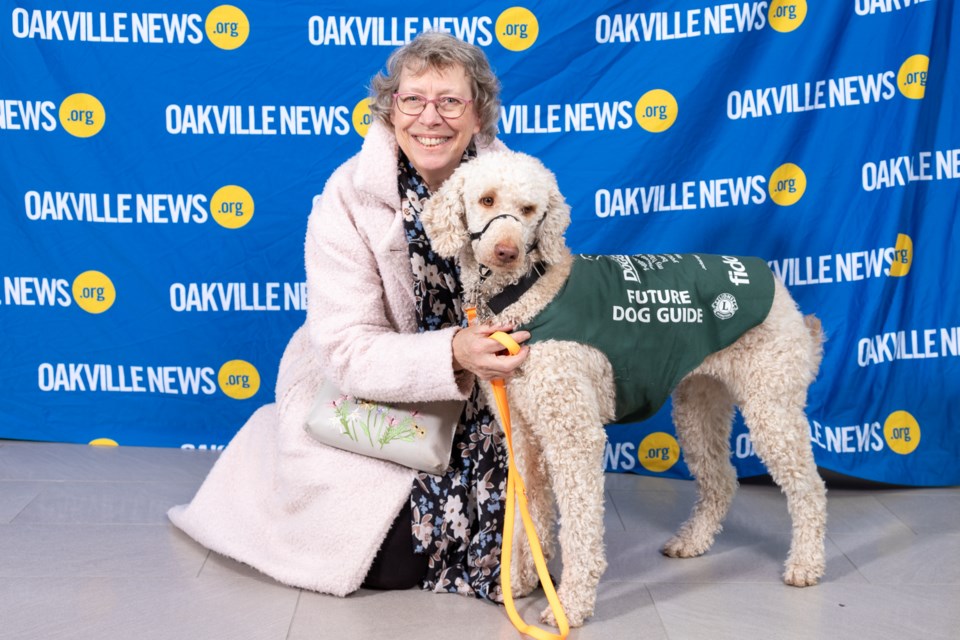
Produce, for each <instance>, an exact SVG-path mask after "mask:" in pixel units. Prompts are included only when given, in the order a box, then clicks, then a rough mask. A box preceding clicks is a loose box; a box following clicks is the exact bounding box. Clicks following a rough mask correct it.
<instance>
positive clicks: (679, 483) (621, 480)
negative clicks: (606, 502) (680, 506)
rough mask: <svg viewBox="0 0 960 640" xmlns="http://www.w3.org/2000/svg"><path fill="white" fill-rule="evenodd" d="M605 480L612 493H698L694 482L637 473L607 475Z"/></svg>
mask: <svg viewBox="0 0 960 640" xmlns="http://www.w3.org/2000/svg"><path fill="white" fill-rule="evenodd" d="M604 478H605V481H606V487H607V489H609V490H611V491H672V492H675V493H694V492H695V491H696V486H695V485H694V483H693V481H692V480H677V479H674V478H661V477H659V476H643V475H639V474H636V473H607V474H605V476H604Z"/></svg>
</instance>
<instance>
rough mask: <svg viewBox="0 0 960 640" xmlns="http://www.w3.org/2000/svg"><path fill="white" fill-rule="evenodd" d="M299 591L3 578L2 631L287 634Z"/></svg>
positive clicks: (209, 636) (165, 637)
mask: <svg viewBox="0 0 960 640" xmlns="http://www.w3.org/2000/svg"><path fill="white" fill-rule="evenodd" d="M299 595H300V592H299V591H298V590H296V589H286V588H281V587H277V586H271V585H265V584H260V583H256V582H252V581H249V580H202V579H197V578H151V579H149V580H147V579H142V578H141V579H138V578H69V577H54V578H17V579H3V578H0V620H2V623H0V637H2V638H4V639H5V640H34V639H36V640H120V639H127V638H129V639H131V640H132V639H137V640H172V639H178V638H183V639H190V640H236V639H238V638H243V640H284V639H285V638H286V635H287V630H288V629H289V626H290V620H291V619H292V617H293V612H294V609H295V607H296V603H297V599H298V597H299ZM313 637H314V638H317V637H320V636H318V635H316V634H315V635H314V636H313Z"/></svg>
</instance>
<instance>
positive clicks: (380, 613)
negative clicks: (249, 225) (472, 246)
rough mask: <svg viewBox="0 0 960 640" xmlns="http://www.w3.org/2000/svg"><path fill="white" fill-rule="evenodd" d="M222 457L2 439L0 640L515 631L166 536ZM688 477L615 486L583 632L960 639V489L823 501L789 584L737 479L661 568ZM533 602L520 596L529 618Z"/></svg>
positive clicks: (779, 513) (437, 605)
mask: <svg viewBox="0 0 960 640" xmlns="http://www.w3.org/2000/svg"><path fill="white" fill-rule="evenodd" d="M216 455H217V454H215V453H210V452H204V451H181V450H174V449H153V448H138V447H121V448H94V447H87V446H82V445H65V444H49V443H47V444H44V443H26V442H9V441H0V638H2V639H3V640H8V639H38V640H39V639H42V640H57V639H61V638H63V639H67V638H69V639H70V640H85V639H90V640H113V639H124V640H125V639H128V638H129V639H131V640H141V639H142V640H147V639H151V638H157V639H164V640H167V639H177V640H179V639H186V640H213V639H217V638H224V639H230V640H241V639H242V640H249V639H259V638H263V639H271V640H284V639H287V638H289V639H308V638H309V639H311V640H313V639H318V638H321V639H326V638H331V639H337V640H340V639H353V638H358V639H359V638H362V639H366V638H389V639H390V640H408V639H410V640H413V639H416V640H424V639H430V638H458V639H465V640H466V639H473V638H476V639H478V640H480V639H483V640H487V639H491V638H517V637H518V634H517V633H516V632H515V631H514V630H513V628H512V627H511V625H510V623H509V621H508V619H507V617H506V614H505V613H504V610H503V609H502V608H500V607H496V606H493V605H490V604H486V603H483V602H480V601H476V600H471V599H467V598H463V597H460V596H455V595H435V594H429V593H423V592H420V591H417V590H411V591H404V592H372V591H360V592H358V593H356V594H354V595H352V596H350V597H349V598H345V599H340V598H334V597H330V596H323V595H319V594H316V593H310V592H304V591H301V590H298V589H293V588H289V587H285V586H283V585H280V584H277V583H276V582H274V581H273V580H271V579H270V578H267V577H265V576H262V575H260V574H258V573H256V572H255V571H253V570H251V569H249V568H246V567H244V566H242V565H239V564H237V563H235V562H232V561H229V560H226V559H224V558H222V557H219V556H216V555H214V554H211V553H209V552H208V551H207V550H206V549H204V548H203V547H201V546H199V545H198V544H196V543H194V542H193V541H192V540H190V539H189V538H187V537H186V536H184V535H183V534H181V533H180V532H179V531H178V530H176V529H175V528H174V527H172V526H171V525H170V524H169V523H168V522H167V521H166V518H165V515H164V514H165V511H166V509H167V508H168V507H169V506H171V505H174V504H178V503H181V502H184V501H186V500H188V499H189V498H190V496H191V495H192V494H193V492H194V490H195V489H196V487H197V486H198V485H199V483H200V482H201V480H202V479H203V477H204V475H205V474H206V472H207V470H208V469H209V468H210V466H211V465H212V464H213V462H214V460H215V459H216ZM692 489H693V488H692V485H691V484H690V483H688V482H682V481H673V480H665V479H660V478H649V477H640V476H632V475H610V476H608V479H607V490H608V501H607V515H606V526H607V533H606V543H607V552H608V556H609V560H610V568H609V569H608V570H607V573H606V575H605V576H604V578H603V581H602V582H601V584H600V594H599V599H598V602H597V614H596V616H595V617H594V618H593V619H592V620H590V621H589V622H588V623H587V625H586V626H585V627H584V628H582V629H578V630H575V631H573V632H572V633H571V634H570V637H571V638H579V639H583V640H586V639H588V638H597V639H601V638H602V639H604V640H608V639H617V638H643V639H644V640H656V639H669V640H701V639H709V640H721V639H726V638H730V639H735V640H749V639H753V638H763V639H768V638H769V639H777V640H780V639H792V638H797V639H802V640H808V639H819V638H824V639H829V640H834V639H840V640H842V639H846V638H852V639H855V640H874V639H885V638H889V639H890V640H913V639H917V640H921V639H922V640H936V639H941V638H942V639H949V640H957V639H958V638H960V488H950V489H921V490H906V489H902V490H854V489H837V488H833V489H831V491H830V494H829V500H830V503H829V523H828V530H829V532H828V540H827V562H828V564H827V575H826V577H825V578H824V581H823V583H822V584H821V585H819V586H817V587H812V588H808V589H795V588H791V587H787V586H784V585H783V584H782V583H781V582H780V578H779V576H780V571H781V564H782V562H783V559H784V557H785V555H786V551H787V545H788V542H789V539H788V535H787V533H788V517H787V510H786V504H785V502H784V500H783V498H782V496H781V495H780V493H779V490H778V489H776V488H775V487H771V486H765V485H745V486H743V487H741V488H740V492H739V493H738V496H737V498H736V500H735V501H734V505H733V509H732V512H731V514H730V517H729V518H728V520H727V525H726V528H725V530H724V532H723V533H722V534H721V535H720V537H719V538H718V540H717V543H716V545H715V546H714V548H713V549H712V550H711V551H710V552H709V553H708V554H706V555H705V556H703V557H701V558H696V559H690V560H672V559H668V558H664V557H662V556H661V555H660V554H659V553H658V552H657V548H658V545H659V544H660V543H661V542H663V540H665V539H666V537H667V536H668V534H669V533H670V532H671V529H672V528H673V527H674V526H676V525H678V524H679V523H680V522H681V521H682V520H683V519H684V517H685V516H686V514H687V512H688V510H689V508H690V506H691V504H692V501H693V492H692ZM543 605H544V602H543V599H542V598H534V599H533V600H521V601H519V606H520V610H521V613H522V614H523V615H524V616H525V618H526V619H527V620H528V621H534V620H535V618H536V613H537V612H538V611H539V610H540V609H541V608H542V607H543Z"/></svg>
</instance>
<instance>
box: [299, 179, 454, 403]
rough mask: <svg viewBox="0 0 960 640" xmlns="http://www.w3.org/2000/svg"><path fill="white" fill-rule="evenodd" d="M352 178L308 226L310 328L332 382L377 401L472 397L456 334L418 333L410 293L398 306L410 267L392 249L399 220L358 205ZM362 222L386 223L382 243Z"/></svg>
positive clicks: (400, 251) (336, 187) (332, 188)
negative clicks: (459, 363)
mask: <svg viewBox="0 0 960 640" xmlns="http://www.w3.org/2000/svg"><path fill="white" fill-rule="evenodd" d="M348 176H349V171H338V172H337V173H336V174H334V176H333V177H332V178H331V180H330V181H329V182H328V183H327V186H326V188H325V189H324V193H323V195H322V196H320V197H319V198H318V199H317V200H316V201H315V203H314V208H313V211H312V213H311V214H310V221H309V223H308V225H307V240H306V248H305V257H306V273H307V305H308V311H307V324H308V327H309V335H310V341H311V343H312V345H313V347H314V348H315V349H316V350H317V356H318V359H319V360H320V362H322V363H323V365H324V367H325V369H326V371H325V373H326V375H327V376H329V377H330V378H332V379H333V380H334V381H336V383H337V384H338V385H339V387H340V390H341V391H342V392H343V393H349V394H351V395H356V396H359V397H363V398H368V399H371V400H376V401H383V402H401V401H406V402H417V401H429V400H449V399H463V398H466V397H467V395H468V394H469V392H470V390H471V388H472V386H473V377H472V376H469V375H462V374H461V375H457V374H455V373H454V371H453V353H452V340H453V335H454V334H455V333H456V331H457V329H456V328H449V329H442V330H438V331H428V332H424V333H417V332H416V321H415V312H414V309H413V294H412V291H411V292H410V296H409V298H406V297H402V301H405V302H406V304H397V298H398V296H397V291H398V290H402V289H403V288H405V287H404V286H403V285H402V284H401V283H402V282H405V281H409V279H410V278H409V275H408V274H405V273H404V272H403V270H404V269H405V270H407V271H409V270H410V268H411V267H410V261H409V254H408V253H407V249H406V246H405V245H402V246H401V245H398V246H392V242H396V241H397V238H398V237H399V238H400V239H401V240H402V233H401V231H400V230H398V229H395V228H393V227H391V226H390V225H399V224H401V223H400V221H399V219H398V216H397V215H396V213H395V212H392V211H389V210H386V209H385V208H384V207H385V205H383V204H379V205H378V204H376V203H373V202H369V201H363V200H362V199H360V197H359V196H358V195H357V193H356V192H355V191H353V189H352V187H351V183H350V181H349V179H348ZM362 215H376V216H382V220H383V229H384V230H386V232H385V233H384V234H383V237H378V238H370V237H367V236H366V235H365V232H364V230H365V229H367V226H362V225H358V224H357V216H362ZM361 227H362V228H361ZM391 287H392V291H390V290H389V289H390V288H391ZM391 293H392V294H393V295H392V296H391V295H390V294H391Z"/></svg>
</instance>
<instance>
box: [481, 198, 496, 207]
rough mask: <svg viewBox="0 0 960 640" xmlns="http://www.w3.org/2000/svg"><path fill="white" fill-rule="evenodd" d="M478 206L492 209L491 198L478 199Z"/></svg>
mask: <svg viewBox="0 0 960 640" xmlns="http://www.w3.org/2000/svg"><path fill="white" fill-rule="evenodd" d="M480 204H482V205H483V206H485V207H492V206H493V196H483V197H482V198H480Z"/></svg>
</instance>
